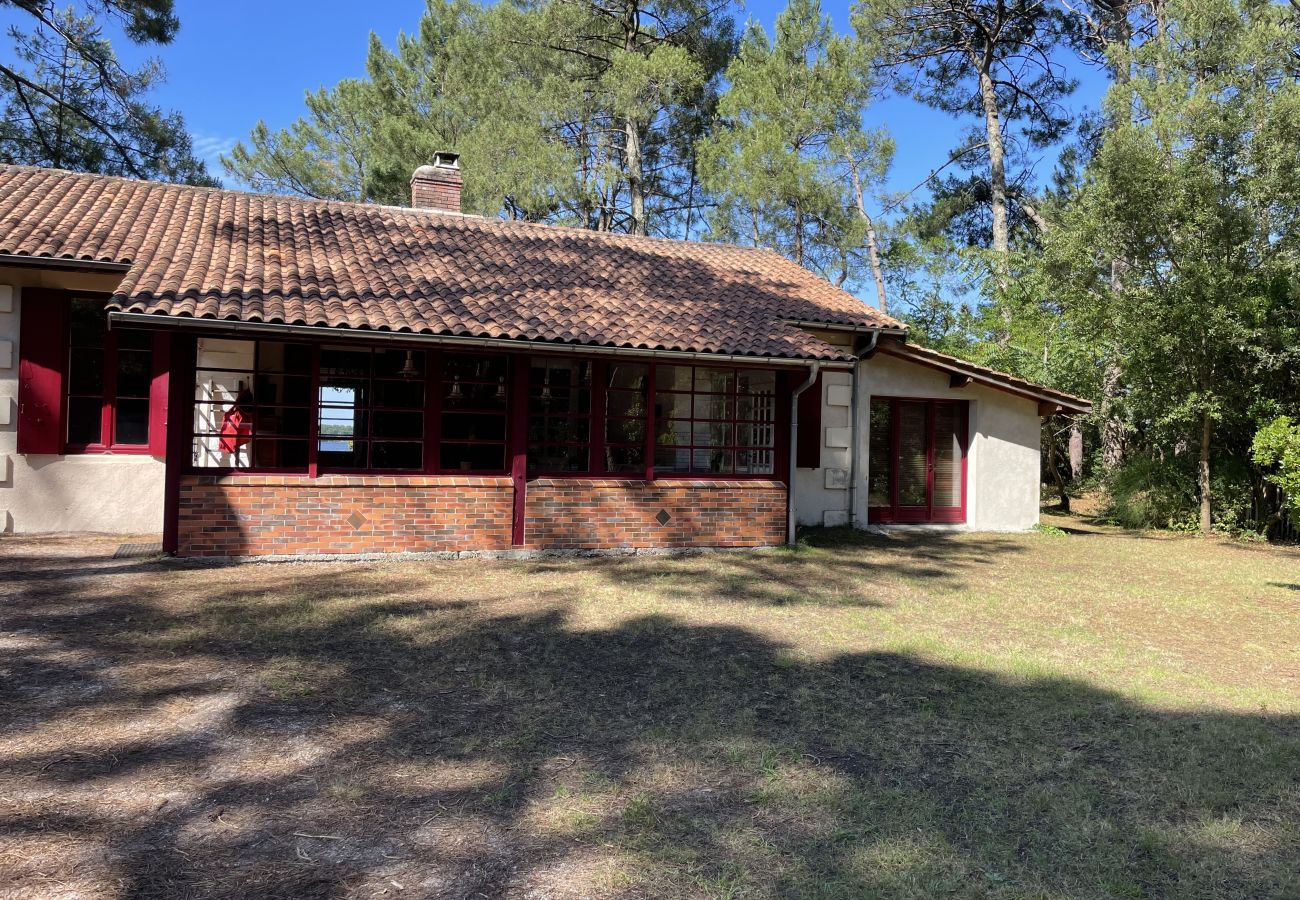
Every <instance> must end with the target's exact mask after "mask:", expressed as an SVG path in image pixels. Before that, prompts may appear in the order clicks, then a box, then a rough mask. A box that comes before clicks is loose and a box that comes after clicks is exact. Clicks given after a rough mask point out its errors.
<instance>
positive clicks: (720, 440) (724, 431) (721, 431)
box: [691, 422, 735, 447]
mask: <svg viewBox="0 0 1300 900" xmlns="http://www.w3.org/2000/svg"><path fill="white" fill-rule="evenodd" d="M731 435H732V431H731V426H730V425H729V424H727V423H725V422H696V423H695V428H694V431H693V437H692V440H691V443H692V444H694V445H695V446H697V447H730V446H731V445H732V444H733V443H735V442H734V441H732V439H731Z"/></svg>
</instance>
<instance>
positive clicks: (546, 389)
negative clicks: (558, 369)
mask: <svg viewBox="0 0 1300 900" xmlns="http://www.w3.org/2000/svg"><path fill="white" fill-rule="evenodd" d="M542 402H543V403H550V402H551V367H550V366H547V367H546V374H545V375H543V376H542Z"/></svg>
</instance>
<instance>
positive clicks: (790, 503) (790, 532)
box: [785, 360, 821, 547]
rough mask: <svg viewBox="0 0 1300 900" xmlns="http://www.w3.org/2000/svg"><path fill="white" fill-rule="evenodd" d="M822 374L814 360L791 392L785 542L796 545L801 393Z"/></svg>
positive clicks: (818, 363) (819, 366) (819, 364)
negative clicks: (795, 487) (795, 479)
mask: <svg viewBox="0 0 1300 900" xmlns="http://www.w3.org/2000/svg"><path fill="white" fill-rule="evenodd" d="M820 374H821V363H820V362H817V361H816V360H814V361H813V364H812V368H811V369H809V370H808V379H807V380H806V381H804V383H803V384H801V385H799V386H798V387H797V388H795V389H794V391H793V392H792V393H791V394H790V472H789V476H788V478H787V480H786V487H785V492H786V502H785V542H786V543H787V544H789V545H790V546H791V547H793V546H794V476H795V468H796V466H797V464H798V462H799V460H798V454H799V395H800V394H802V393H803V392H804V391H806V390H808V388H810V387H812V386H813V384H814V383H815V382H816V381H817V376H818V375H820Z"/></svg>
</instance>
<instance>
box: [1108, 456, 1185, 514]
mask: <svg viewBox="0 0 1300 900" xmlns="http://www.w3.org/2000/svg"><path fill="white" fill-rule="evenodd" d="M1106 487H1107V490H1108V493H1109V496H1110V505H1109V507H1108V508H1107V510H1106V513H1105V518H1107V519H1109V520H1110V521H1112V522H1114V523H1115V524H1117V525H1122V526H1123V527H1125V528H1178V529H1182V528H1186V527H1188V526H1193V527H1194V526H1195V524H1196V519H1197V498H1196V479H1195V477H1194V475H1193V474H1192V471H1191V468H1190V466H1188V465H1186V464H1184V463H1183V462H1182V461H1181V460H1161V459H1157V458H1155V457H1152V456H1138V457H1134V458H1133V459H1131V460H1129V461H1128V462H1127V463H1125V464H1124V466H1123V467H1121V468H1120V469H1119V470H1117V471H1116V472H1114V473H1113V474H1112V475H1111V476H1110V478H1109V479H1108V484H1107V485H1106Z"/></svg>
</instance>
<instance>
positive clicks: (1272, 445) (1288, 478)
mask: <svg viewBox="0 0 1300 900" xmlns="http://www.w3.org/2000/svg"><path fill="white" fill-rule="evenodd" d="M1251 455H1252V457H1253V458H1254V460H1255V462H1256V464H1258V465H1260V466H1263V467H1264V468H1266V469H1268V470H1269V472H1268V474H1267V475H1265V476H1264V477H1265V478H1267V479H1268V480H1269V481H1271V482H1272V483H1273V484H1275V485H1277V486H1278V487H1279V488H1281V489H1282V492H1283V493H1284V494H1286V496H1287V499H1288V500H1289V501H1290V504H1291V508H1292V509H1293V510H1295V511H1296V512H1297V513H1300V422H1295V421H1292V419H1291V418H1290V417H1289V416H1278V417H1277V418H1276V419H1274V420H1273V421H1272V422H1269V423H1268V424H1266V425H1264V426H1263V427H1262V428H1260V429H1259V431H1258V432H1256V433H1255V439H1254V441H1253V442H1252V445H1251Z"/></svg>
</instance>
